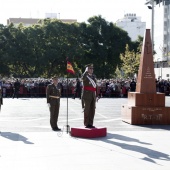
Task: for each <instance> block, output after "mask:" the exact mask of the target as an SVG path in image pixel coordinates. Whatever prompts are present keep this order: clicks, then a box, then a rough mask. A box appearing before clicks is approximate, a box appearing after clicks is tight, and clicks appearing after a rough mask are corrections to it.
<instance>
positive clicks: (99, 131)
mask: <svg viewBox="0 0 170 170" xmlns="http://www.w3.org/2000/svg"><path fill="white" fill-rule="evenodd" d="M106 134H107V129H106V128H92V129H89V128H84V127H82V128H81V127H75V128H71V136H74V137H81V138H98V137H105V136H106Z"/></svg>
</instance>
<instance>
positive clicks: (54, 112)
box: [50, 99, 60, 128]
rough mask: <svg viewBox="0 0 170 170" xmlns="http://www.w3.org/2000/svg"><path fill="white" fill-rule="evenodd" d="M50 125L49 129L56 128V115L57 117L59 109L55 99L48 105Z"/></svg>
mask: <svg viewBox="0 0 170 170" xmlns="http://www.w3.org/2000/svg"><path fill="white" fill-rule="evenodd" d="M50 105H51V106H50V125H51V128H56V127H58V125H57V122H58V115H59V109H60V101H58V100H57V99H54V101H53V102H51V103H50Z"/></svg>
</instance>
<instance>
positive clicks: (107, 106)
mask: <svg viewBox="0 0 170 170" xmlns="http://www.w3.org/2000/svg"><path fill="white" fill-rule="evenodd" d="M125 103H127V99H126V98H102V99H100V100H99V102H98V103H97V104H96V115H95V119H94V125H95V126H96V127H106V128H107V136H106V137H103V138H95V139H83V138H75V137H71V136H70V135H69V134H67V132H66V125H67V98H61V107H60V115H59V121H58V126H59V127H60V128H61V129H62V130H63V132H61V133H58V132H54V131H52V130H51V128H50V125H49V109H48V106H47V103H46V99H45V98H19V99H11V98H5V99H4V105H3V106H2V109H1V113H0V131H1V135H0V170H23V169H24V170H85V169H86V170H87V169H88V170H113V169H114V170H143V169H145V170H169V169H170V125H166V126H163V125H160V126H158V125H150V126H134V125H130V124H127V123H125V122H122V120H121V105H122V104H125ZM166 106H170V97H166ZM68 124H69V126H70V127H83V113H82V108H81V100H79V99H77V98H76V99H75V100H74V99H71V98H69V99H68Z"/></svg>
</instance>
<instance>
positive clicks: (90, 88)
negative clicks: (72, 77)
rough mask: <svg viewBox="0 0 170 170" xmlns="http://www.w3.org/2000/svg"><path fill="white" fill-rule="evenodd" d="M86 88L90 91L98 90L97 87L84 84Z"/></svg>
mask: <svg viewBox="0 0 170 170" xmlns="http://www.w3.org/2000/svg"><path fill="white" fill-rule="evenodd" d="M83 89H84V90H89V91H96V88H94V87H91V86H84V88H83Z"/></svg>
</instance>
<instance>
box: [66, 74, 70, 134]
mask: <svg viewBox="0 0 170 170" xmlns="http://www.w3.org/2000/svg"><path fill="white" fill-rule="evenodd" d="M66 128H67V133H68V132H70V126H69V125H68V73H67V125H66Z"/></svg>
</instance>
